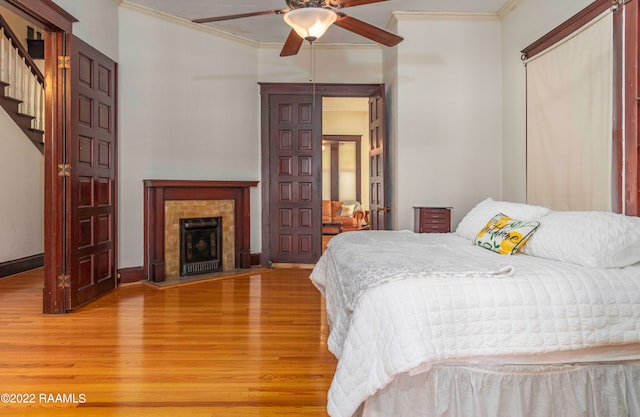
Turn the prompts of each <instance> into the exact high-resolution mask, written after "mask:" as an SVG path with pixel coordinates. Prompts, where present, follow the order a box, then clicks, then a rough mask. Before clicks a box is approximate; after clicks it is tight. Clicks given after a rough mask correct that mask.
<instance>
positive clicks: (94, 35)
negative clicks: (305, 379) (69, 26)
mask: <svg viewBox="0 0 640 417" xmlns="http://www.w3.org/2000/svg"><path fill="white" fill-rule="evenodd" d="M54 1H55V3H57V4H58V5H59V6H60V7H62V8H63V9H64V10H66V11H67V12H68V13H69V14H71V15H72V16H73V17H75V18H76V19H78V22H76V23H74V24H73V34H74V35H75V36H77V37H78V38H80V39H82V40H83V41H85V42H86V43H88V44H89V45H91V46H92V47H94V48H95V49H97V50H98V51H100V52H102V53H103V54H105V55H106V56H108V57H109V58H111V59H112V60H114V61H116V62H118V59H119V56H118V34H119V27H118V5H119V4H120V1H121V0H100V1H96V0H90V1H87V0H54Z"/></svg>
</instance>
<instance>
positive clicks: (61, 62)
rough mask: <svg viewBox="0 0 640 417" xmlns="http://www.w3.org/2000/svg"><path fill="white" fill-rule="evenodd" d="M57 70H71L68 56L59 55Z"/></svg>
mask: <svg viewBox="0 0 640 417" xmlns="http://www.w3.org/2000/svg"><path fill="white" fill-rule="evenodd" d="M58 68H71V57H70V56H69V55H59V56H58Z"/></svg>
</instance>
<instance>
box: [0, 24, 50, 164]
mask: <svg viewBox="0 0 640 417" xmlns="http://www.w3.org/2000/svg"><path fill="white" fill-rule="evenodd" d="M0 106H1V107H2V108H3V109H4V110H5V111H6V112H7V114H9V116H11V118H12V119H13V121H14V122H15V123H16V124H17V125H18V126H19V127H20V129H22V131H23V132H24V133H25V135H26V136H27V138H29V140H31V142H33V144H34V145H35V146H36V147H37V148H38V149H39V150H40V152H41V153H43V154H44V76H43V75H42V73H41V72H40V70H39V69H38V67H37V66H36V64H35V62H34V61H33V59H32V58H31V56H29V53H28V52H27V50H26V49H25V48H24V46H22V44H21V43H20V41H18V39H17V37H16V36H15V34H14V32H13V31H12V30H11V28H10V27H9V25H8V24H7V22H6V20H4V18H3V17H2V15H0Z"/></svg>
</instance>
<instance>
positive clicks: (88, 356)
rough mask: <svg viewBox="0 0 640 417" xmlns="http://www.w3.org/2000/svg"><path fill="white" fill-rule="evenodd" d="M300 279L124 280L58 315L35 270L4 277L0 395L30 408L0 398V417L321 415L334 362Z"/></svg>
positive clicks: (313, 300)
mask: <svg viewBox="0 0 640 417" xmlns="http://www.w3.org/2000/svg"><path fill="white" fill-rule="evenodd" d="M309 273H310V271H309V270H299V269H286V270H275V271H267V272H263V273H260V274H256V275H251V276H243V277H236V278H225V279H222V280H219V281H209V282H203V283H197V284H192V285H188V286H181V287H175V288H168V289H156V288H152V287H150V286H148V285H144V284H132V285H128V286H123V287H121V288H119V289H118V290H116V291H114V292H112V293H110V294H108V295H107V296H105V297H103V298H101V299H99V300H98V301H95V302H93V303H90V304H89V305H86V306H85V307H83V308H81V309H80V310H78V311H76V312H73V313H71V314H66V315H59V316H46V315H43V314H42V313H41V312H42V286H43V285H42V283H43V276H42V271H41V270H38V271H33V272H29V273H25V274H21V275H16V276H13V277H8V278H2V279H0V394H2V393H8V394H16V395H14V396H13V398H12V399H13V400H22V401H24V400H27V401H31V400H33V402H32V403H30V404H20V403H12V404H7V403H5V400H6V399H7V398H8V397H6V396H3V397H2V399H3V403H0V415H1V416H4V415H7V416H9V415H10V416H29V417H31V416H65V417H67V416H92V417H94V416H95V417H100V416H127V417H136V416H153V417H164V416H167V417H168V416H171V417H180V416H189V417H199V416H222V417H234V416H247V417H253V416H290V417H293V416H297V417H305V416H314V417H315V416H322V417H326V416H327V413H326V395H327V390H328V389H329V385H330V382H331V377H332V375H333V373H334V371H335V366H336V360H335V358H334V357H333V355H332V354H331V353H329V352H328V350H327V346H326V340H327V334H328V328H327V323H326V317H325V315H324V304H323V300H322V297H321V295H320V294H319V292H318V291H317V290H316V289H315V287H314V286H313V285H312V284H311V282H310V281H309V279H308V275H309ZM20 394H22V395H21V396H19V395H20ZM24 394H26V396H25V395H24ZM50 394H52V395H53V396H51V395H50ZM43 395H44V397H43Z"/></svg>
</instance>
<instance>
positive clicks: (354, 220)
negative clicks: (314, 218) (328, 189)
mask: <svg viewBox="0 0 640 417" xmlns="http://www.w3.org/2000/svg"><path fill="white" fill-rule="evenodd" d="M359 207H360V204H359V203H356V204H344V203H343V202H342V201H330V200H322V223H340V224H341V225H342V230H341V231H343V232H348V231H352V230H358V229H361V228H362V227H363V226H364V222H363V220H364V211H363V210H361V209H359ZM325 229H327V230H325ZM328 229H332V230H328ZM322 232H323V233H337V232H338V231H336V230H335V226H333V228H332V226H324V225H323V228H322Z"/></svg>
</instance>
